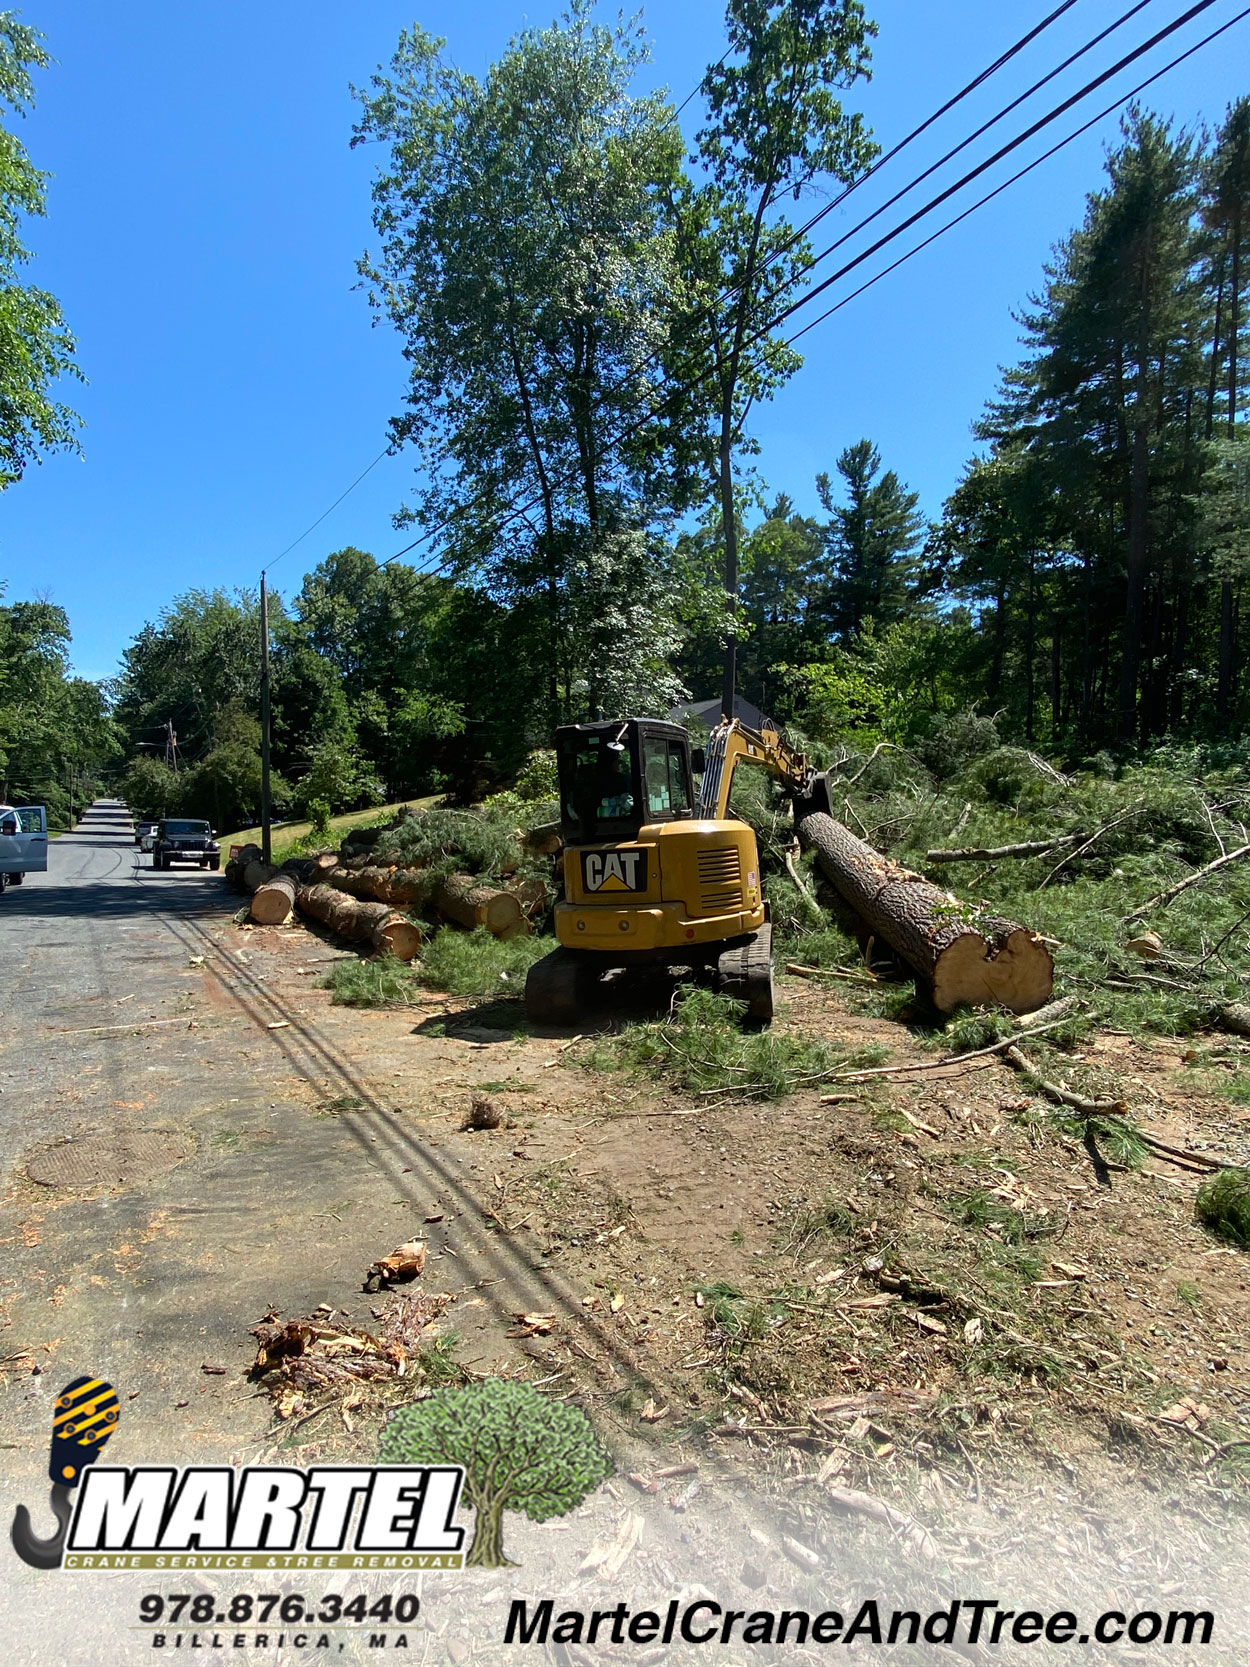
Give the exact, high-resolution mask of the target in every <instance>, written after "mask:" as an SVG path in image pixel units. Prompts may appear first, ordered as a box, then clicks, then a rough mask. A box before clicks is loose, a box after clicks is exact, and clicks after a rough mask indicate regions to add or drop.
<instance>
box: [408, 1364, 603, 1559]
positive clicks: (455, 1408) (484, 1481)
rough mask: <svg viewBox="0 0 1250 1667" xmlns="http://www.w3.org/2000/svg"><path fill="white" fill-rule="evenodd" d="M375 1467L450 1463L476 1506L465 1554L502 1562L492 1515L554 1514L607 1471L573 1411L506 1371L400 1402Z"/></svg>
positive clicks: (590, 1433) (593, 1438)
mask: <svg viewBox="0 0 1250 1667" xmlns="http://www.w3.org/2000/svg"><path fill="white" fill-rule="evenodd" d="M378 1457H379V1459H380V1460H381V1461H382V1463H383V1464H413V1465H422V1464H459V1465H463V1466H464V1471H465V1477H464V1488H465V1494H466V1496H467V1498H468V1499H469V1501H470V1502H471V1503H472V1505H473V1507H474V1510H475V1511H476V1512H477V1527H476V1532H475V1536H474V1542H473V1546H472V1548H471V1550H470V1552H469V1555H468V1557H467V1559H466V1561H467V1562H468V1563H470V1564H477V1565H479V1566H485V1567H490V1568H497V1567H500V1566H501V1565H502V1564H503V1563H505V1562H506V1560H507V1559H506V1558H505V1557H504V1553H503V1541H502V1524H501V1519H502V1513H503V1512H504V1511H505V1510H510V1511H518V1512H522V1513H524V1515H526V1516H527V1517H529V1518H530V1520H531V1521H533V1522H548V1521H550V1519H551V1518H552V1517H557V1516H564V1515H566V1514H567V1513H568V1512H569V1511H571V1510H573V1509H574V1508H575V1507H576V1506H577V1505H580V1504H581V1502H582V1500H583V1499H584V1498H585V1497H586V1495H587V1494H588V1493H590V1492H591V1491H592V1490H593V1489H594V1488H596V1487H597V1486H598V1485H599V1483H600V1482H602V1481H604V1480H605V1479H606V1478H607V1477H608V1476H610V1475H611V1474H612V1470H613V1464H612V1459H611V1457H610V1455H609V1454H608V1452H607V1450H606V1449H605V1448H604V1446H603V1444H602V1443H601V1442H600V1440H599V1438H598V1436H597V1435H596V1434H595V1432H594V1429H593V1428H592V1427H591V1424H590V1422H589V1420H588V1419H587V1417H586V1415H585V1413H584V1412H582V1411H581V1409H580V1408H578V1407H575V1406H571V1405H570V1404H569V1403H568V1402H567V1401H558V1400H555V1399H554V1398H553V1397H551V1396H548V1395H543V1394H541V1393H540V1392H539V1391H538V1390H537V1389H535V1388H534V1386H533V1384H529V1383H521V1382H519V1381H517V1380H516V1379H513V1378H485V1379H483V1380H482V1381H481V1382H479V1383H471V1384H467V1385H466V1386H465V1387H464V1388H462V1389H440V1390H436V1391H435V1392H434V1394H432V1395H430V1396H428V1397H427V1398H426V1399H425V1400H423V1401H417V1402H415V1403H414V1404H413V1405H412V1406H407V1407H403V1408H401V1410H400V1411H399V1412H397V1413H396V1414H395V1415H394V1417H393V1418H392V1419H391V1421H390V1423H389V1424H388V1425H387V1427H386V1428H385V1429H384V1430H383V1432H382V1437H381V1441H380V1443H379V1448H378Z"/></svg>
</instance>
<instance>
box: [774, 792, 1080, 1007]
mask: <svg viewBox="0 0 1250 1667" xmlns="http://www.w3.org/2000/svg"><path fill="white" fill-rule="evenodd" d="M798 833H799V839H800V840H801V841H802V843H803V844H804V845H805V846H810V847H811V848H812V849H813V850H814V851H815V852H816V860H817V862H819V864H820V866H821V869H822V870H823V872H824V873H825V875H826V877H827V878H828V879H829V880H830V882H831V883H832V884H833V885H834V886H835V887H836V888H837V891H838V893H839V895H840V896H841V897H842V898H844V899H845V901H846V902H847V903H848V904H849V905H850V907H851V908H852V909H853V910H854V911H855V913H856V914H857V915H858V916H859V918H860V920H862V921H863V923H864V925H865V926H866V927H867V929H868V930H869V931H870V932H872V933H874V934H875V935H876V936H877V937H879V938H882V939H884V941H885V942H886V943H888V944H889V945H890V947H891V949H893V950H895V951H896V952H897V953H898V954H899V955H901V956H902V958H903V960H904V961H906V962H907V964H908V966H909V967H911V968H912V969H913V970H914V971H915V972H916V973H917V974H918V975H919V977H920V978H921V979H922V980H923V981H924V983H925V984H926V985H927V986H928V988H929V989H930V991H931V992H932V995H933V1002H934V1005H935V1006H936V1007H937V1008H938V1009H939V1010H940V1011H941V1012H943V1013H949V1012H951V1011H952V1010H953V1009H954V1008H956V1007H958V1006H959V1005H960V1004H961V1003H963V1002H966V1003H967V1004H968V1005H970V1006H974V1007H975V1006H985V1005H988V1004H992V1005H994V1006H1001V1007H1007V1008H1009V1009H1010V1010H1011V1011H1012V1012H1015V1013H1030V1012H1032V1010H1033V1009H1034V1008H1035V1007H1041V1006H1042V1004H1043V1003H1044V1002H1047V1001H1049V1000H1050V996H1051V991H1052V989H1053V988H1054V979H1055V963H1054V960H1053V958H1052V957H1051V954H1050V951H1049V950H1048V949H1047V947H1046V945H1045V944H1044V943H1043V942H1042V940H1041V939H1040V938H1039V937H1038V936H1037V934H1036V933H1034V932H1030V931H1029V930H1028V928H1027V927H1024V926H1021V925H1019V924H1017V922H1015V921H1012V920H1002V919H999V918H996V917H993V916H985V915H982V914H980V913H979V912H977V911H976V910H973V909H971V908H970V907H968V905H967V904H963V903H961V902H960V901H959V899H958V898H957V897H954V896H952V894H951V893H950V892H948V891H943V890H942V888H941V887H940V886H935V885H933V884H932V883H931V882H930V881H928V880H926V879H924V878H922V876H921V875H919V874H913V873H912V872H911V871H910V870H909V869H906V868H902V867H900V866H899V864H898V863H896V862H892V861H891V860H890V858H889V857H883V856H882V855H881V853H880V852H879V851H874V850H873V848H872V846H871V845H865V843H864V842H863V840H862V839H856V837H855V835H854V834H853V833H851V832H850V831H849V830H848V829H847V828H844V827H843V826H842V824H841V823H840V822H835V821H834V819H833V818H832V817H831V816H826V815H825V814H824V813H823V812H820V811H816V812H813V813H812V814H811V815H809V816H804V817H802V818H801V820H800V821H799V824H798Z"/></svg>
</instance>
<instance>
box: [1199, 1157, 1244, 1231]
mask: <svg viewBox="0 0 1250 1667" xmlns="http://www.w3.org/2000/svg"><path fill="white" fill-rule="evenodd" d="M1194 1208H1195V1210H1196V1212H1197V1216H1198V1220H1199V1221H1200V1222H1201V1223H1202V1225H1203V1226H1204V1227H1206V1228H1209V1230H1210V1231H1211V1232H1212V1233H1215V1234H1217V1235H1218V1236H1219V1237H1220V1238H1222V1239H1231V1240H1232V1242H1233V1243H1234V1244H1239V1245H1243V1246H1245V1247H1246V1248H1247V1249H1250V1169H1225V1170H1223V1171H1221V1173H1220V1174H1218V1175H1213V1176H1212V1177H1211V1179H1210V1180H1209V1181H1204V1182H1203V1184H1202V1186H1201V1187H1200V1188H1199V1189H1198V1197H1197V1201H1196V1203H1195V1205H1194Z"/></svg>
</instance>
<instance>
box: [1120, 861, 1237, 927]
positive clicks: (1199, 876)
mask: <svg viewBox="0 0 1250 1667" xmlns="http://www.w3.org/2000/svg"><path fill="white" fill-rule="evenodd" d="M1243 857H1250V845H1239V846H1238V847H1237V849H1236V850H1235V851H1226V852H1225V853H1224V855H1223V856H1222V857H1216V859H1215V861H1214V862H1209V863H1207V865H1206V867H1205V868H1196V869H1195V870H1194V872H1193V873H1192V874H1186V876H1185V878H1184V879H1183V880H1178V881H1177V882H1176V884H1175V885H1174V886H1169V887H1168V888H1167V890H1166V891H1161V892H1159V893H1158V895H1157V896H1155V897H1151V898H1148V899H1147V901H1146V902H1145V903H1139V904H1138V906H1137V907H1136V908H1135V909H1131V910H1130V911H1129V913H1128V914H1126V915H1125V917H1124V923H1125V925H1126V926H1127V925H1128V923H1129V922H1130V921H1133V920H1140V919H1141V917H1142V916H1143V915H1144V914H1149V913H1150V911H1151V910H1152V909H1163V908H1166V907H1167V905H1168V904H1169V903H1170V902H1171V901H1172V899H1173V898H1174V897H1179V896H1180V894H1181V892H1183V891H1188V890H1189V888H1190V886H1196V885H1197V884H1198V882H1199V881H1200V880H1205V879H1206V878H1207V877H1208V876H1209V875H1211V874H1215V873H1217V872H1218V871H1219V870H1220V869H1221V868H1227V867H1228V865H1229V863H1233V862H1240V861H1241V859H1242V858H1243Z"/></svg>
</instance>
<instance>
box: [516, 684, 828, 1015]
mask: <svg viewBox="0 0 1250 1667" xmlns="http://www.w3.org/2000/svg"><path fill="white" fill-rule="evenodd" d="M556 763H557V770H558V774H559V785H560V830H561V834H562V836H563V840H564V898H563V901H562V902H560V903H557V904H556V908H555V929H556V937H557V938H558V939H559V943H560V947H559V948H558V949H556V950H554V951H553V952H552V953H551V954H550V955H548V956H546V957H545V958H544V959H543V960H541V961H538V962H536V963H535V964H534V966H533V967H531V968H530V972H529V977H528V979H527V980H526V985H525V1007H526V1012H527V1014H528V1016H529V1017H530V1018H531V1019H533V1020H535V1021H537V1022H540V1023H549V1024H576V1023H577V1021H578V1017H579V1014H580V1013H581V1011H582V1009H583V1008H584V1006H585V1005H586V1003H587V1001H588V1000H589V998H590V996H591V993H592V988H593V986H594V984H595V983H597V982H598V981H599V980H600V979H602V978H603V976H604V974H605V973H607V972H608V971H610V970H612V969H615V968H620V967H629V966H636V965H639V964H647V963H650V964H653V965H654V964H662V965H670V966H687V967H703V968H711V969H714V986H715V988H716V989H718V990H719V991H721V992H722V993H724V994H726V995H730V996H733V997H734V998H735V999H737V1000H739V1001H741V1002H743V1003H744V1004H745V1007H746V1012H747V1016H748V1018H749V1019H750V1020H752V1021H754V1022H755V1023H757V1024H767V1023H768V1022H769V1020H770V1019H771V1018H772V1016H773V962H772V925H771V921H770V917H769V908H768V903H767V901H766V899H765V897H764V893H763V887H762V884H761V876H760V859H759V849H758V847H757V844H756V839H755V833H754V831H753V830H752V829H751V828H750V827H749V826H748V824H747V823H746V822H743V821H742V820H741V819H740V818H738V817H736V816H734V815H732V813H731V812H730V809H729V797H730V792H731V789H732V787H733V781H734V773H735V771H736V770H737V768H738V766H739V764H750V765H753V766H756V767H758V768H761V769H764V770H766V771H767V772H768V773H769V775H771V776H772V777H774V778H775V779H776V780H777V781H779V782H780V783H781V786H782V788H783V789H784V791H785V793H786V794H787V795H788V796H789V797H790V798H792V799H793V800H795V801H796V803H798V804H801V805H802V806H803V807H804V809H805V810H813V809H816V810H826V811H827V810H828V809H829V800H828V789H827V786H826V783H825V778H824V776H823V775H820V774H818V773H817V772H816V771H815V770H814V769H813V768H812V767H811V765H810V764H809V762H808V760H807V758H806V757H805V756H804V754H803V753H801V752H799V751H797V750H796V749H795V748H794V747H792V746H790V744H789V743H788V742H787V741H786V740H785V738H784V737H783V736H782V734H781V732H780V730H779V729H778V728H777V727H776V726H775V725H774V724H772V723H771V722H769V721H768V720H765V721H764V723H763V724H762V725H761V727H760V728H759V729H752V728H750V727H748V726H747V725H746V724H744V723H742V722H740V721H739V720H738V719H736V718H731V717H722V718H721V720H720V722H719V723H718V724H717V726H716V728H715V729H714V730H713V731H712V733H711V735H710V737H709V738H708V742H707V746H706V748H696V749H694V750H693V751H692V749H691V745H690V736H689V734H688V733H687V731H686V730H685V729H683V728H682V727H681V726H680V725H679V724H675V723H670V722H666V721H664V720H661V719H657V718H618V719H613V720H611V721H609V722H606V723H603V722H597V723H584V724H565V725H564V726H562V727H561V728H560V729H558V730H557V731H556ZM692 769H693V771H694V772H695V773H697V774H699V775H700V776H701V780H700V785H699V792H698V797H697V798H696V797H695V795H694V792H693V789H692Z"/></svg>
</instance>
